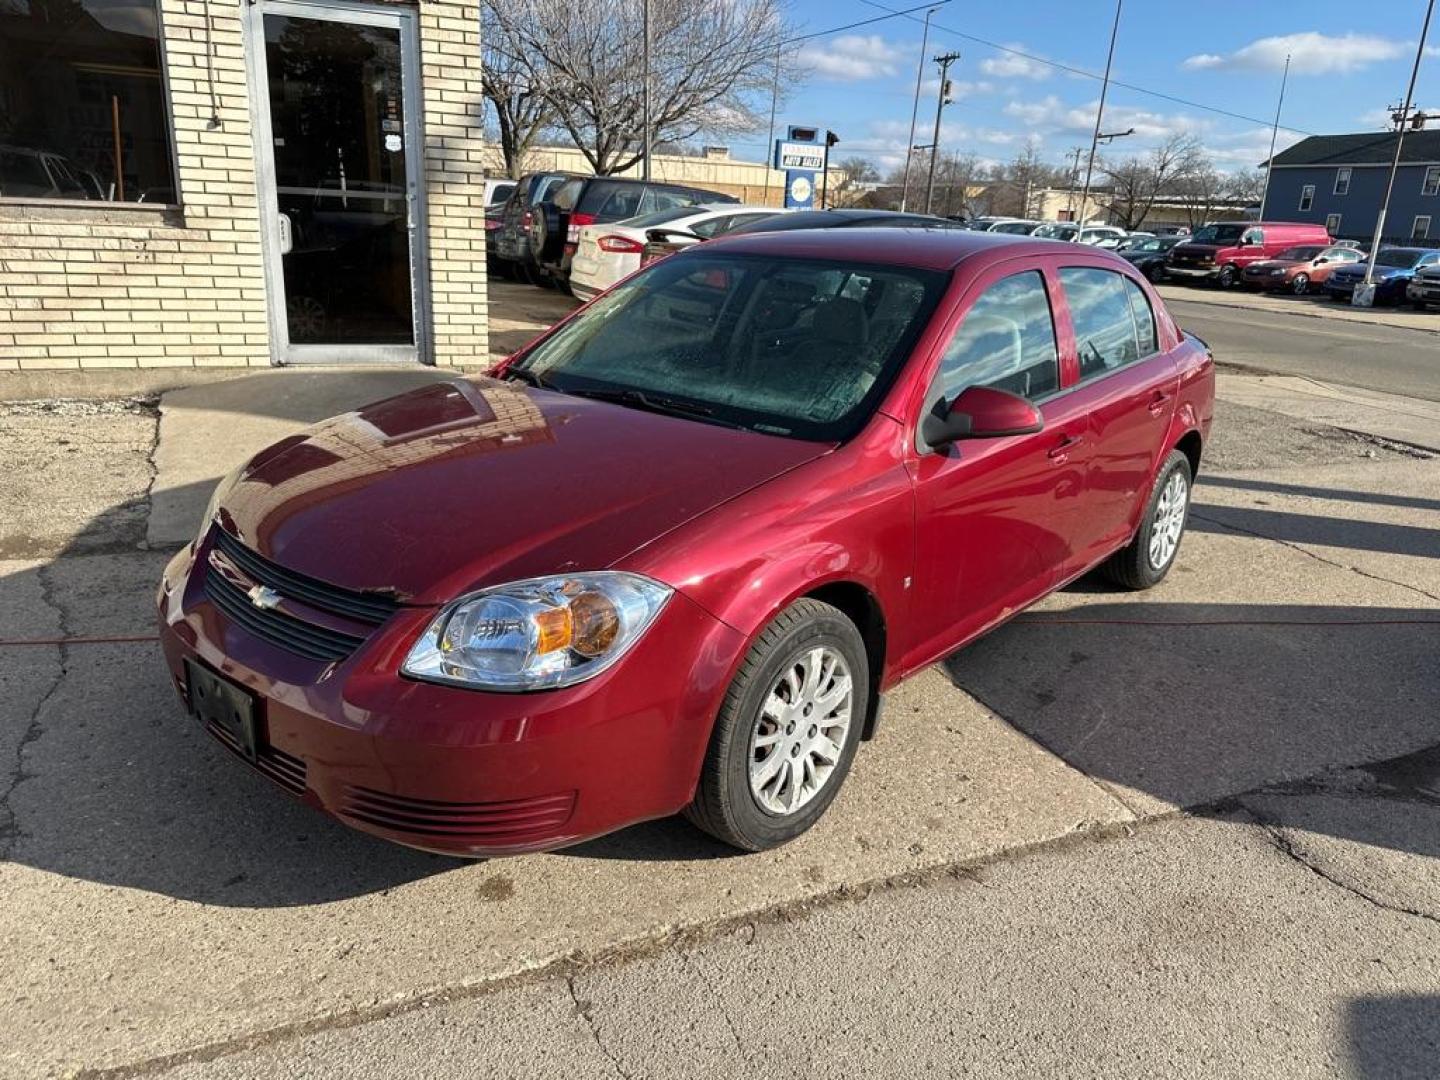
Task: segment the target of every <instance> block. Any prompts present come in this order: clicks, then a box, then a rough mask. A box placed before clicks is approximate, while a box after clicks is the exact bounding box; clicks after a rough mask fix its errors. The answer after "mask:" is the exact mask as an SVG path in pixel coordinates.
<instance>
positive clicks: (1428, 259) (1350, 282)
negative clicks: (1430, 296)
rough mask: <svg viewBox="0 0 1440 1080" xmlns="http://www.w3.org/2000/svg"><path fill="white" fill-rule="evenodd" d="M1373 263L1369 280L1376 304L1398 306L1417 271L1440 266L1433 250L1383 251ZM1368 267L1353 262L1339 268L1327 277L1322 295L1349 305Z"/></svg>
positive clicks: (1400, 249) (1387, 248)
mask: <svg viewBox="0 0 1440 1080" xmlns="http://www.w3.org/2000/svg"><path fill="white" fill-rule="evenodd" d="M1372 261H1373V262H1374V264H1375V272H1374V273H1373V274H1372V275H1371V279H1370V280H1371V281H1372V282H1373V283H1374V285H1375V303H1377V304H1398V303H1400V302H1401V301H1402V300H1404V299H1405V298H1406V288H1407V287H1408V286H1409V284H1410V280H1411V279H1412V278H1413V277H1414V276H1415V272H1416V271H1417V270H1419V269H1421V268H1422V267H1426V266H1434V265H1436V264H1437V263H1440V251H1436V250H1434V249H1433V248H1412V247H1382V248H1381V249H1380V250H1379V251H1378V252H1377V253H1376V255H1375V258H1374V259H1373V260H1372ZM1369 265H1370V264H1369V263H1368V262H1353V263H1350V264H1349V265H1348V266H1342V267H1340V268H1339V269H1338V270H1336V271H1335V272H1334V273H1332V274H1331V275H1330V280H1329V281H1327V282H1326V283H1325V291H1326V292H1327V293H1328V294H1329V295H1330V298H1331V299H1332V300H1344V301H1347V302H1348V301H1349V300H1350V298H1351V296H1352V295H1353V294H1354V292H1355V286H1357V285H1359V284H1360V283H1361V282H1363V281H1364V280H1365V271H1366V269H1367V267H1369Z"/></svg>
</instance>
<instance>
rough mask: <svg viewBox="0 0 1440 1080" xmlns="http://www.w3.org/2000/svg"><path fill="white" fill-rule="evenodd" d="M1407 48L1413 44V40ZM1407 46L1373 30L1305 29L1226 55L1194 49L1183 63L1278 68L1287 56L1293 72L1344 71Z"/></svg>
mask: <svg viewBox="0 0 1440 1080" xmlns="http://www.w3.org/2000/svg"><path fill="white" fill-rule="evenodd" d="M1409 48H1410V49H1413V48H1414V45H1413V43H1412V44H1411V45H1410V46H1409ZM1406 50H1407V47H1406V45H1405V43H1404V42H1403V41H1395V40H1392V39H1390V38H1383V37H1376V36H1375V35H1373V34H1354V33H1350V34H1321V33H1317V32H1316V31H1314V30H1306V31H1304V32H1303V33H1299V34H1283V35H1280V36H1277V37H1266V38H1259V39H1258V40H1256V41H1252V42H1250V44H1248V45H1246V46H1244V47H1243V48H1240V49H1237V50H1235V51H1234V52H1233V53H1230V54H1229V55H1228V56H1222V55H1220V54H1218V53H1196V54H1195V55H1194V56H1191V57H1189V58H1188V59H1187V60H1186V61H1185V62H1184V65H1183V66H1184V67H1186V68H1189V69H1190V70H1192V71H1218V70H1235V69H1242V70H1248V71H1280V70H1281V69H1282V68H1284V66H1285V57H1286V56H1289V57H1290V70H1291V72H1292V73H1293V74H1296V75H1332V74H1341V75H1343V74H1348V73H1349V72H1352V71H1359V70H1360V69H1361V68H1365V67H1368V66H1370V65H1371V64H1377V63H1380V62H1382V61H1385V60H1394V59H1396V58H1398V57H1400V56H1403V55H1404V54H1405V52H1406Z"/></svg>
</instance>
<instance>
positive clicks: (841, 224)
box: [732, 210, 969, 236]
mask: <svg viewBox="0 0 1440 1080" xmlns="http://www.w3.org/2000/svg"><path fill="white" fill-rule="evenodd" d="M797 229H940V230H949V231H969V230H967V229H965V226H963V225H961V224H960V223H959V222H956V221H951V220H950V219H949V218H943V217H935V216H934V215H933V214H909V213H901V212H900V211H898V210H801V211H798V212H797V213H794V214H787V215H785V216H784V217H772V218H769V219H767V220H765V221H757V222H754V223H753V224H750V225H742V226H741V227H740V228H738V229H736V230H735V231H734V232H733V233H732V235H734V236H743V235H746V234H748V233H757V232H794V231H795V230H797Z"/></svg>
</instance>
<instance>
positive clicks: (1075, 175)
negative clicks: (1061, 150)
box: [1065, 146, 1085, 221]
mask: <svg viewBox="0 0 1440 1080" xmlns="http://www.w3.org/2000/svg"><path fill="white" fill-rule="evenodd" d="M1083 153H1085V148H1084V147H1083V146H1077V147H1075V149H1073V150H1071V151H1070V152H1069V153H1068V154H1066V155H1065V157H1066V158H1067V159H1069V158H1073V159H1074V160H1073V161H1071V162H1070V170H1069V172H1070V194H1069V195H1067V196H1066V197H1065V209H1067V210H1069V211H1070V220H1071V221H1074V220H1075V185H1076V184H1078V183H1079V182H1080V155H1081V154H1083Z"/></svg>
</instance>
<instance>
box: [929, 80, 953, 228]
mask: <svg viewBox="0 0 1440 1080" xmlns="http://www.w3.org/2000/svg"><path fill="white" fill-rule="evenodd" d="M959 59H960V54H959V53H958V52H948V53H944V54H942V55H940V56H937V57H935V62H936V63H937V64H939V65H940V92H939V93H938V94H936V95H935V138H934V139H932V140H931V146H930V176H929V178H928V179H927V180H926V181H925V213H927V214H928V213H930V207H931V205H933V203H934V201H935V162H936V160H937V159H938V158H939V157H940V113H941V111H942V110H943V109H944V108H945V105H946V97H947V96H948V94H949V90H950V65H951V64H953V63H954V62H955V61H956V60H959Z"/></svg>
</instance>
